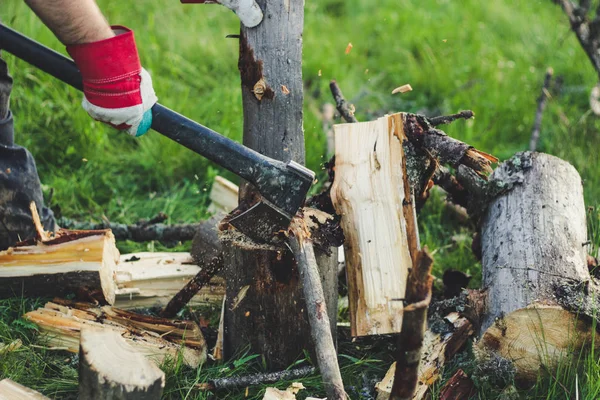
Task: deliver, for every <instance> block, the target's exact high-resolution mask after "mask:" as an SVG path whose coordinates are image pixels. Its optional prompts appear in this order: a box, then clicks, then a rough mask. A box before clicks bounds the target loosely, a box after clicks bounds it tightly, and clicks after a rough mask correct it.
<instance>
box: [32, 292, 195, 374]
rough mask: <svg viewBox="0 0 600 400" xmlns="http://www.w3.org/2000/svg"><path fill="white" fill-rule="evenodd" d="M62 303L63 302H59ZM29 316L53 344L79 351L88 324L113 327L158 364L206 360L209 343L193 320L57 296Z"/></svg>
mask: <svg viewBox="0 0 600 400" xmlns="http://www.w3.org/2000/svg"><path fill="white" fill-rule="evenodd" d="M59 303H62V304H59ZM25 318H26V319H27V320H29V321H31V322H33V323H35V324H36V325H38V327H39V329H40V332H41V333H43V334H45V335H46V338H45V340H46V343H47V344H48V345H50V346H56V347H62V348H64V349H65V350H67V351H70V352H73V353H77V352H78V351H79V337H80V332H81V330H82V329H83V328H85V327H92V328H98V329H106V330H113V331H115V332H117V333H118V334H120V335H121V336H122V337H123V338H124V339H125V340H126V341H127V343H129V344H130V345H131V346H133V347H134V348H135V349H136V350H138V351H139V352H141V353H142V354H144V355H145V356H147V357H148V358H150V359H151V360H153V361H155V362H156V363H157V364H160V363H161V362H163V361H164V360H165V359H166V358H171V359H177V357H179V356H180V355H181V356H182V357H183V362H184V363H185V364H186V365H188V366H190V367H192V368H197V367H198V366H199V365H201V364H202V363H203V362H204V361H205V360H206V342H205V341H204V337H203V336H202V332H201V331H200V328H199V327H198V326H197V325H196V324H195V323H193V322H190V321H173V320H167V319H163V318H156V317H151V316H147V315H140V314H135V313H131V312H128V311H124V310H119V309H117V308H113V307H109V306H104V307H95V306H94V305H92V304H89V303H78V302H72V301H68V300H59V299H55V300H54V302H53V303H46V305H45V307H44V308H40V309H37V310H35V311H30V312H28V313H27V314H25Z"/></svg>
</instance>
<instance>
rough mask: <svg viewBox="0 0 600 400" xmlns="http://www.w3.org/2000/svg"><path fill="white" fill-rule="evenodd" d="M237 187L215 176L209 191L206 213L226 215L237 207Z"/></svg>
mask: <svg viewBox="0 0 600 400" xmlns="http://www.w3.org/2000/svg"><path fill="white" fill-rule="evenodd" d="M238 192H239V188H238V186H237V185H236V184H235V183H233V182H231V181H229V180H227V179H225V178H223V177H222V176H219V175H217V176H216V177H215V180H214V182H213V184H212V188H211V189H210V194H209V196H208V197H209V198H210V201H211V203H210V205H209V206H208V212H210V213H228V212H231V210H233V209H234V208H236V207H237V206H238Z"/></svg>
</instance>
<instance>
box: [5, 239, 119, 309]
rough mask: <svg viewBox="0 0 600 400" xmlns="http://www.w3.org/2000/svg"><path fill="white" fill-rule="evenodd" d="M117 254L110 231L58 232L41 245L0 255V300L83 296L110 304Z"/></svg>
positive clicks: (30, 243) (21, 245) (23, 247)
mask: <svg viewBox="0 0 600 400" xmlns="http://www.w3.org/2000/svg"><path fill="white" fill-rule="evenodd" d="M118 260H119V251H118V250H117V247H116V246H115V238H114V236H113V235H112V233H111V231H110V230H100V231H68V230H64V229H61V230H59V231H58V232H57V233H56V234H55V236H54V237H49V238H47V239H44V241H42V242H38V243H33V242H28V243H23V244H18V245H17V246H15V247H11V248H9V249H7V250H5V251H1V252H0V298H9V297H20V296H32V297H53V296H61V297H64V296H67V295H68V294H72V293H76V294H80V295H81V294H82V293H85V295H86V296H88V295H89V296H90V297H93V298H94V299H96V300H97V301H99V302H100V303H104V304H113V303H114V301H115V290H116V283H115V280H114V273H115V267H116V263H117V261H118Z"/></svg>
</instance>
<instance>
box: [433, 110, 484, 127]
mask: <svg viewBox="0 0 600 400" xmlns="http://www.w3.org/2000/svg"><path fill="white" fill-rule="evenodd" d="M474 116H475V113H474V112H473V111H471V110H464V111H461V112H459V113H458V114H452V115H440V116H439V117H433V118H429V123H430V124H431V126H438V125H443V124H449V123H451V122H454V121H456V120H457V119H461V118H463V119H471V118H473V117H474Z"/></svg>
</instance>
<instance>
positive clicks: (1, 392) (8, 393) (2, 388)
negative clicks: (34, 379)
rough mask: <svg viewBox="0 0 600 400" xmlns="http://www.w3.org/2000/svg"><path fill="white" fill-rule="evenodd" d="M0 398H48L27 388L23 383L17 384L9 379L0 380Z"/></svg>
mask: <svg viewBox="0 0 600 400" xmlns="http://www.w3.org/2000/svg"><path fill="white" fill-rule="evenodd" d="M0 400H49V399H48V397H46V396H44V395H43V394H41V393H39V392H36V391H35V390H33V389H29V388H28V387H25V386H23V385H19V384H18V383H16V382H13V381H11V380H10V379H3V380H1V381H0Z"/></svg>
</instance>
